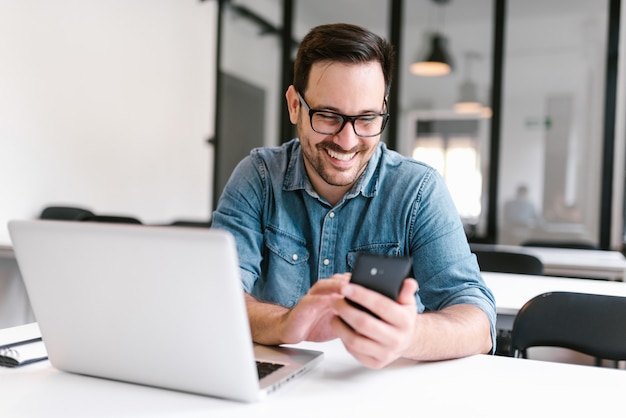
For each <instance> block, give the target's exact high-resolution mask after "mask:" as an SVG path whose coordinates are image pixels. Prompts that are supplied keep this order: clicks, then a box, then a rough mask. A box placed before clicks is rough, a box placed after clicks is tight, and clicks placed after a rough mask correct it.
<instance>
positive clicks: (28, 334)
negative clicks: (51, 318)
mask: <svg viewBox="0 0 626 418" xmlns="http://www.w3.org/2000/svg"><path fill="white" fill-rule="evenodd" d="M47 358H48V353H47V352H46V346H45V345H44V343H43V341H42V340H41V332H40V331H39V326H38V325H37V323H36V322H35V323H31V324H26V325H20V326H17V327H12V328H6V329H3V330H0V366H4V367H18V366H23V365H25V364H30V363H33V362H36V361H41V360H46V359H47Z"/></svg>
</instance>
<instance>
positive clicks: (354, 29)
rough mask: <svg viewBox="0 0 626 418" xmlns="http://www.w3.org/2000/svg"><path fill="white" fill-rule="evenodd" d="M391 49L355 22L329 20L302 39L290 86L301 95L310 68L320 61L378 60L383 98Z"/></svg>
mask: <svg viewBox="0 0 626 418" xmlns="http://www.w3.org/2000/svg"><path fill="white" fill-rule="evenodd" d="M394 59H395V51H394V48H393V46H392V45H391V44H390V43H389V42H387V41H386V40H385V39H383V38H381V37H380V36H378V35H376V34H375V33H373V32H371V31H369V30H367V29H365V28H363V27H361V26H357V25H351V24H348V23H333V24H328V25H320V26H316V27H314V28H313V29H311V30H310V31H309V33H308V34H307V35H306V36H305V37H304V39H302V42H301V43H300V47H299V49H298V54H297V55H296V61H295V64H294V77H293V85H294V87H295V88H296V90H297V91H299V92H301V93H303V94H304V92H305V90H306V87H307V85H308V83H309V74H310V72H311V67H312V66H313V64H315V63H316V62H320V61H338V62H343V63H353V64H358V63H367V62H371V61H377V62H379V63H380V65H381V67H382V70H383V76H384V78H385V97H386V96H388V95H389V90H390V88H391V78H392V71H393V68H394V65H395V63H394Z"/></svg>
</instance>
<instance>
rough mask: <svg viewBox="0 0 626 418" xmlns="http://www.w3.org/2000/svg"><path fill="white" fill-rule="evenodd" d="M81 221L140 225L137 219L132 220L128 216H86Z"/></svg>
mask: <svg viewBox="0 0 626 418" xmlns="http://www.w3.org/2000/svg"><path fill="white" fill-rule="evenodd" d="M81 221H83V222H105V223H115V224H138V225H141V221H140V220H139V219H137V218H133V217H130V216H117V215H92V216H87V217H85V218H83V219H81Z"/></svg>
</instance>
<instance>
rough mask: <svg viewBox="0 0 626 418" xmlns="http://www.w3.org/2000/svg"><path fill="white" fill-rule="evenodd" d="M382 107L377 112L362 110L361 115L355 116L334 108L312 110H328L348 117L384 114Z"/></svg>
mask: <svg viewBox="0 0 626 418" xmlns="http://www.w3.org/2000/svg"><path fill="white" fill-rule="evenodd" d="M382 107H384V99H383V106H382ZM382 107H381V108H380V109H377V110H372V109H368V110H361V111H360V112H359V113H354V114H351V115H349V114H347V113H344V112H342V111H341V109H338V108H336V107H334V106H313V107H311V109H313V110H328V111H331V112H335V113H339V114H341V115H346V116H360V115H368V114H376V115H378V114H381V113H384V110H383V109H382Z"/></svg>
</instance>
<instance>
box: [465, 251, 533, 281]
mask: <svg viewBox="0 0 626 418" xmlns="http://www.w3.org/2000/svg"><path fill="white" fill-rule="evenodd" d="M472 252H473V253H474V254H475V255H476V258H477V259H478V266H479V267H480V270H481V271H493V272H497V273H518V274H534V275H537V276H541V275H543V263H542V262H541V260H540V259H539V258H538V257H536V256H534V255H532V254H526V253H521V252H519V253H517V252H513V251H500V250H476V249H473V250H472Z"/></svg>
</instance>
